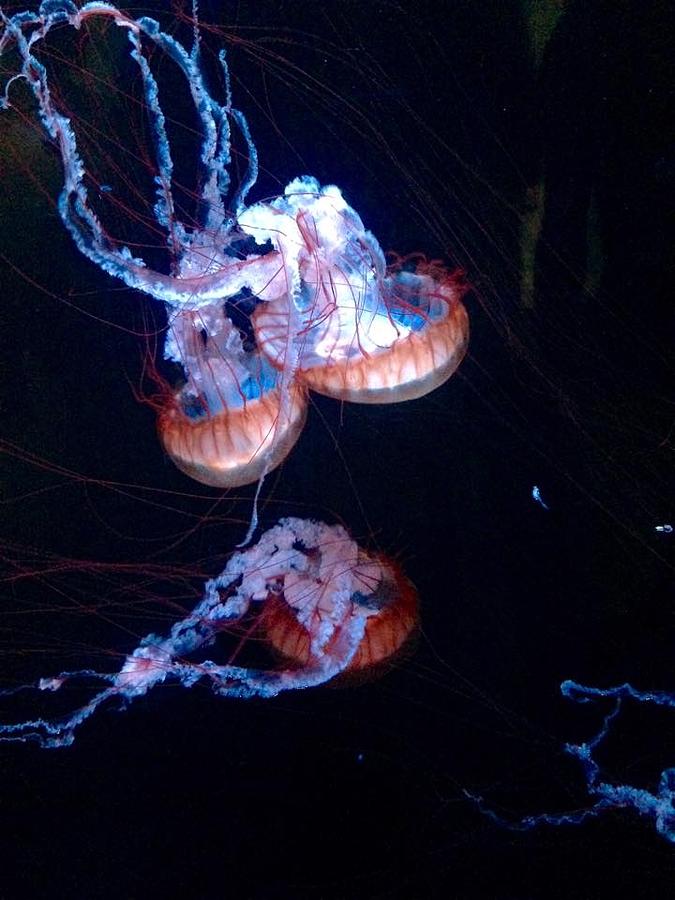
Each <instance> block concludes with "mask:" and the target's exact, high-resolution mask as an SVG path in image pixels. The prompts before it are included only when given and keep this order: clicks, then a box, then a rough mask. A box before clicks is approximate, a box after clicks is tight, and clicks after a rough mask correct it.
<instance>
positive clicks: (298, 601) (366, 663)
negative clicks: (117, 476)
mask: <svg viewBox="0 0 675 900" xmlns="http://www.w3.org/2000/svg"><path fill="white" fill-rule="evenodd" d="M417 610H418V602H417V592H416V591H415V588H414V587H413V585H412V584H411V583H410V582H409V581H408V580H407V578H406V577H405V575H404V574H403V572H402V571H401V569H400V568H399V566H398V565H397V564H396V563H395V562H394V561H393V560H390V559H388V558H387V557H386V556H384V555H382V554H379V553H371V552H368V551H366V550H364V549H362V548H361V547H359V546H358V544H357V543H356V542H355V541H354V540H353V539H352V538H351V537H350V535H349V534H348V533H347V531H346V530H345V529H344V528H343V527H342V526H341V525H326V524H324V523H323V522H317V521H313V520H310V519H298V518H285V519H281V520H280V521H279V523H278V524H277V525H275V526H274V527H273V528H271V529H269V530H268V531H266V532H264V533H263V534H262V536H261V537H260V539H259V541H258V542H257V544H255V545H253V546H251V547H249V548H248V549H246V550H242V551H239V552H235V553H234V554H233V555H232V556H231V557H230V559H229V561H228V563H227V565H226V567H225V569H224V570H223V572H221V574H220V575H218V576H217V577H216V578H214V579H212V580H210V581H207V582H206V585H205V587H204V595H203V598H202V600H201V602H200V603H198V604H197V606H195V608H194V609H193V610H192V612H191V613H190V614H189V615H187V616H186V617H185V618H184V619H182V620H181V621H179V622H176V623H175V624H174V625H173V627H172V628H171V630H170V632H169V634H168V635H166V636H160V635H157V634H148V635H147V636H146V637H144V638H143V639H142V640H141V641H140V643H139V645H138V647H136V649H135V650H133V651H132V652H131V653H130V654H129V655H128V656H127V657H126V659H125V661H124V663H123V665H122V667H121V668H120V670H119V672H117V673H114V674H106V673H100V672H94V671H91V670H80V671H73V672H62V673H60V674H59V675H56V676H52V677H48V678H42V679H41V680H40V681H39V682H38V684H37V688H38V689H39V690H43V691H58V690H59V689H60V688H62V687H63V685H64V684H66V683H68V682H70V681H72V680H73V679H75V678H86V679H89V680H91V679H94V680H98V681H103V682H106V683H107V684H108V687H105V688H104V689H103V690H101V691H100V692H99V693H97V694H96V695H95V696H94V697H93V698H92V699H91V700H90V701H89V702H88V703H86V704H85V705H84V706H82V707H81V708H79V709H77V710H76V711H75V712H73V713H71V714H70V715H68V716H66V717H65V718H63V719H60V720H57V721H49V720H47V719H32V720H28V721H25V722H22V723H19V724H4V725H0V740H2V741H30V740H34V741H37V742H39V743H40V744H41V745H42V746H43V747H64V746H68V745H69V744H72V742H73V740H74V735H75V731H76V729H77V728H78V727H79V726H80V725H81V724H82V723H83V722H84V721H85V720H86V719H88V718H89V717H90V716H91V715H92V714H93V713H94V712H95V711H96V709H97V708H98V707H99V706H101V705H102V704H103V703H105V702H107V701H113V702H114V701H117V702H118V703H119V702H122V703H128V702H131V701H133V700H134V699H135V698H137V697H141V696H143V695H145V694H147V693H148V691H149V690H151V688H153V687H155V686H157V685H160V684H163V683H165V682H168V681H175V682H178V683H179V684H181V685H183V686H184V687H186V688H190V687H193V686H194V685H196V684H197V683H201V682H208V683H210V685H211V687H212V688H213V690H214V691H215V693H217V694H219V695H220V696H223V697H238V698H245V697H263V698H270V697H275V696H277V695H278V694H280V693H281V692H283V691H287V690H299V689H302V688H308V687H314V686H316V685H321V684H324V683H325V682H328V681H331V680H334V679H337V678H338V677H341V676H347V675H349V674H357V675H360V676H363V675H364V674H366V673H376V672H378V671H379V670H381V669H382V668H383V667H384V666H386V665H387V664H391V663H392V661H393V660H394V659H396V658H397V656H398V655H399V654H400V653H402V652H403V649H404V647H405V646H406V645H407V644H408V643H409V642H410V640H411V638H412V637H413V636H414V633H415V630H416V626H417ZM249 619H252V621H253V625H252V626H251V627H249V628H248V629H247V630H248V631H252V630H257V632H258V633H259V635H260V636H261V638H262V640H263V642H264V643H266V644H267V646H268V647H269V649H270V651H271V652H272V653H273V654H274V656H275V657H276V658H277V659H278V660H279V662H278V665H277V667H273V666H270V668H269V669H260V668H252V667H246V666H239V665H235V664H234V662H233V661H232V660H230V661H229V662H227V663H226V664H220V663H217V662H214V661H213V660H209V659H206V660H194V659H192V658H191V657H193V656H194V655H195V654H198V653H199V652H200V651H202V652H203V651H204V650H205V649H207V648H209V647H211V646H212V645H213V644H214V643H215V641H216V639H217V637H218V634H219V633H221V632H223V631H224V630H226V629H227V628H231V627H232V626H234V625H236V624H240V623H242V622H244V621H247V620H249ZM15 692H16V689H14V690H10V691H4V692H3V693H4V694H5V695H6V694H9V693H15Z"/></svg>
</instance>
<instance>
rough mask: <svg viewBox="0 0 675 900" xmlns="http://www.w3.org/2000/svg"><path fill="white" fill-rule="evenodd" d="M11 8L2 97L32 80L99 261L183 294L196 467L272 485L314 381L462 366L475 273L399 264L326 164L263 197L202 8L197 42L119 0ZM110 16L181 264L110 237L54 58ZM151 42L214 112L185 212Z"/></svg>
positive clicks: (70, 195)
mask: <svg viewBox="0 0 675 900" xmlns="http://www.w3.org/2000/svg"><path fill="white" fill-rule="evenodd" d="M0 17H1V21H2V25H3V31H2V34H1V35H0V53H2V52H4V51H6V50H7V49H8V48H10V47H13V48H15V49H16V51H17V52H18V56H19V59H20V64H21V68H20V71H19V72H18V73H17V74H16V75H14V76H13V77H12V78H10V79H9V81H8V84H7V86H6V89H5V92H4V97H3V98H2V100H1V101H0V107H4V108H7V107H9V106H10V105H11V104H10V92H11V88H12V85H13V84H14V83H15V82H16V81H17V80H23V81H25V82H26V83H27V84H28V86H29V87H30V89H31V91H32V93H33V95H34V97H35V100H36V101H37V105H38V112H39V115H40V120H41V123H42V126H43V127H44V129H45V131H46V132H47V134H48V135H49V137H50V138H51V139H52V141H53V142H54V143H55V145H56V146H57V148H58V151H59V154H60V157H61V162H62V167H63V178H64V184H63V190H62V192H61V195H60V198H59V202H58V209H59V213H60V216H61V219H62V221H63V223H64V225H65V226H66V228H67V229H68V231H69V233H70V235H71V236H72V238H73V240H74V241H75V244H76V245H77V247H78V249H79V250H80V251H81V252H82V253H83V254H84V255H85V256H86V257H88V258H89V259H90V260H91V261H92V262H93V263H95V264H96V265H97V266H98V267H99V268H101V269H102V270H103V271H105V272H106V273H108V274H109V275H111V276H113V277H114V278H117V279H119V280H121V281H122V282H123V283H124V284H125V285H127V286H128V287H130V288H133V289H136V290H139V291H142V292H144V293H145V294H148V295H150V296H151V297H153V298H155V299H156V300H159V301H161V302H162V303H163V304H164V305H165V307H166V310H167V315H168V327H167V331H166V339H165V345H164V356H165V358H166V359H167V360H168V361H170V362H173V363H177V364H178V365H179V366H180V367H181V369H182V372H183V376H184V378H183V383H182V384H181V385H180V386H179V387H178V389H177V390H174V391H171V392H164V393H163V394H162V399H161V402H160V403H159V410H158V418H157V426H158V432H159V437H160V440H161V443H162V445H163V447H164V449H165V451H166V452H167V454H168V456H169V457H170V458H171V459H172V460H173V462H174V463H175V464H176V465H177V466H178V468H179V469H181V470H182V471H183V472H184V473H186V474H187V475H189V476H190V477H192V478H194V479H196V480H198V481H200V482H203V483H205V484H208V485H212V486H216V487H221V488H231V487H237V486H240V485H243V484H248V483H255V482H258V483H259V486H260V485H261V484H262V480H263V479H264V478H265V476H266V474H267V473H268V472H270V471H271V470H272V469H274V468H275V467H276V466H278V465H279V464H280V463H281V462H282V461H283V460H284V459H285V458H286V456H287V455H288V453H289V452H290V451H291V449H292V448H293V446H294V444H295V443H296V441H297V440H298V438H299V436H300V434H301V432H302V428H303V425H304V422H305V417H306V413H307V403H308V394H309V391H315V392H318V393H320V394H325V395H327V396H329V397H334V398H337V399H339V400H343V401H350V402H356V403H395V402H400V401H405V400H411V399H415V398H418V397H421V396H423V395H424V394H426V393H428V392H429V391H431V390H434V389H435V388H436V387H438V386H439V385H441V384H442V383H443V382H445V381H446V380H447V379H448V378H449V377H450V376H451V375H452V373H453V372H454V371H455V370H456V368H457V367H458V365H459V364H460V362H461V360H462V358H463V356H464V354H465V351H466V346H467V341H468V317H467V313H466V309H465V307H464V305H463V303H462V295H463V292H464V288H463V285H462V279H461V276H460V275H459V274H457V273H451V272H449V271H448V270H446V269H445V268H444V267H443V266H442V265H440V264H439V263H430V262H426V261H424V260H421V259H407V260H396V261H395V262H394V263H392V264H391V265H387V262H386V259H385V256H384V253H383V251H382V249H381V247H380V245H379V243H378V241H377V239H376V238H375V237H374V235H373V234H372V233H371V232H369V231H368V230H367V229H366V228H365V226H364V224H363V222H362V220H361V218H360V217H359V215H358V213H357V212H356V211H355V210H354V209H353V208H352V207H351V206H350V205H349V204H348V203H347V201H346V200H345V199H344V197H343V195H342V192H341V191H340V189H339V188H338V187H336V186H335V185H321V184H319V182H318V181H317V180H316V179H315V178H312V177H310V176H302V177H299V178H296V179H294V180H293V181H291V182H290V184H288V186H287V187H286V188H285V190H284V192H283V195H282V196H279V197H276V198H274V199H271V200H262V201H259V202H257V203H253V204H248V203H247V198H248V194H249V192H250V190H251V189H252V187H253V186H254V184H255V182H256V179H257V174H258V153H257V150H256V146H255V144H254V142H253V138H252V136H251V132H250V129H249V125H248V122H247V119H246V117H245V115H244V113H243V112H241V111H240V110H239V109H237V108H236V107H234V106H233V104H232V91H231V85H230V74H229V68H228V62H227V59H226V55H225V51H224V50H222V51H221V52H220V55H219V61H220V67H221V71H222V75H223V80H224V97H223V98H221V99H220V100H218V99H216V98H215V97H214V96H213V94H212V93H211V91H210V89H209V87H208V85H207V82H206V78H205V75H204V73H203V71H202V66H201V64H200V63H201V60H200V39H199V33H198V27H197V23H196V21H195V38H194V43H193V46H192V47H191V49H189V50H188V49H187V48H186V47H184V46H183V45H182V44H181V43H180V41H179V40H177V39H176V38H175V37H173V36H171V35H169V34H166V33H165V32H163V31H162V30H161V29H160V26H159V24H158V23H157V22H156V21H155V20H153V19H150V18H148V17H140V18H138V19H134V18H132V17H130V16H129V15H128V14H127V13H125V12H123V11H121V10H119V9H117V8H116V7H115V6H113V5H111V4H108V3H103V2H89V3H85V4H84V5H83V6H81V7H80V8H78V7H76V6H75V5H74V3H72V2H70V0H45V2H43V3H42V4H41V6H40V8H39V10H38V11H37V12H35V13H32V12H22V13H18V14H15V15H13V16H11V17H7V16H5V15H4V14H3V13H2V12H1V11H0ZM97 17H102V18H106V19H109V20H111V21H112V22H113V23H114V25H115V26H117V27H118V28H120V29H122V30H123V31H124V32H126V34H127V36H128V39H129V42H130V45H131V49H130V55H131V58H132V60H133V61H134V62H135V64H136V65H137V67H138V71H139V75H140V79H141V82H142V85H143V92H144V95H145V100H146V105H147V110H148V116H149V119H150V123H151V129H152V139H153V143H154V165H155V172H156V174H155V177H154V183H155V190H156V197H155V203H154V207H153V214H154V218H155V221H156V224H157V226H159V228H160V229H161V230H162V232H163V234H164V235H165V237H166V245H167V248H168V250H169V252H170V254H171V259H172V266H171V271H170V272H168V273H167V272H162V271H158V270H157V269H156V268H153V266H151V265H150V264H149V263H148V262H147V261H146V260H144V259H143V258H141V257H140V256H138V255H137V253H135V252H132V251H131V249H130V248H129V247H127V246H123V245H121V244H120V243H117V242H115V241H114V240H113V239H112V238H110V237H109V236H108V234H107V232H106V229H105V227H104V225H103V224H102V222H101V221H100V220H99V217H98V216H97V214H96V212H95V211H94V209H93V206H92V203H91V202H90V197H89V194H88V187H87V183H88V173H87V171H86V168H85V166H84V163H83V161H82V158H81V156H80V153H79V151H78V145H77V138H76V133H75V129H74V127H73V124H72V122H71V119H70V118H69V116H68V115H67V113H66V110H64V109H62V108H60V105H59V103H58V100H57V98H56V97H55V95H54V93H53V92H52V91H50V85H49V81H48V75H47V69H46V67H45V65H44V64H43V63H42V62H41V60H40V57H39V52H38V51H39V47H40V44H41V43H42V42H44V40H45V39H46V37H47V35H48V34H49V32H50V31H51V30H52V29H53V28H56V27H59V26H66V25H68V26H71V27H73V28H75V29H80V28H82V26H83V25H84V24H85V23H86V22H87V20H89V19H94V18H97ZM148 47H153V48H155V49H158V50H159V51H160V52H162V53H164V54H166V56H167V57H168V58H169V59H170V60H171V62H172V63H174V64H175V65H176V66H177V68H178V70H179V72H180V73H181V74H182V76H184V78H185V79H186V83H187V85H188V89H189V92H190V96H191V98H192V102H193V104H194V110H195V113H196V115H197V118H198V122H199V128H200V131H201V135H200V152H199V159H200V166H201V173H200V188H199V191H198V193H197V199H198V203H197V206H198V213H197V215H196V216H195V218H194V219H191V220H190V221H189V222H187V221H182V220H181V218H179V214H178V211H177V206H178V204H177V203H176V202H175V198H174V191H173V189H172V179H173V176H174V160H173V156H172V147H171V144H170V141H169V137H168V133H167V127H166V118H165V114H164V112H163V110H162V106H161V104H160V94H161V93H162V90H161V87H160V84H159V83H158V80H157V78H156V76H155V74H154V72H153V68H152V66H151V61H150V55H149V53H148ZM235 130H236V132H237V133H238V135H239V136H240V138H241V139H242V140H243V143H244V145H245V147H246V154H247V171H246V173H245V175H244V177H243V179H242V182H241V184H239V185H236V186H235V185H232V184H231V178H230V174H229V165H230V163H231V159H232V137H233V133H234V131H235ZM98 187H99V189H100V190H103V189H105V190H110V188H109V186H108V185H103V186H98ZM233 306H235V307H237V308H238V310H239V312H240V313H242V311H243V315H244V316H245V318H246V319H247V322H246V326H245V327H242V326H241V324H240V323H235V321H234V319H233V316H232V308H233Z"/></svg>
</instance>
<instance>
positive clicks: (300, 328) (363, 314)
mask: <svg viewBox="0 0 675 900" xmlns="http://www.w3.org/2000/svg"><path fill="white" fill-rule="evenodd" d="M313 186H314V184H313V182H312V181H311V180H304V181H303V180H299V181H297V182H295V183H292V184H290V185H289V186H288V188H287V189H286V195H285V197H284V201H283V204H281V203H278V204H277V205H276V206H275V205H274V204H271V205H269V206H268V207H267V208H266V209H265V210H264V212H262V211H261V210H260V209H259V208H256V207H253V208H251V209H249V210H248V211H247V213H248V216H249V219H248V220H246V221H245V222H244V225H245V226H248V228H249V229H251V225H252V223H253V222H257V223H259V224H258V227H259V228H262V227H263V226H264V228H265V229H266V230H265V232H264V233H265V234H267V235H268V236H271V235H276V242H277V245H278V246H279V248H280V251H281V253H282V255H283V256H284V258H285V259H287V260H290V259H292V260H293V266H294V269H293V270H292V271H291V274H290V277H289V278H288V281H289V284H292V283H293V282H295V285H296V287H295V290H293V291H289V292H288V293H286V294H284V295H281V296H276V297H274V298H268V297H263V300H264V301H266V302H262V303H260V304H259V305H258V307H257V309H256V310H255V313H254V315H253V329H254V333H255V338H256V342H257V344H258V346H259V348H260V350H261V352H262V353H264V354H265V356H267V358H268V359H269V360H270V361H271V363H272V365H273V366H275V367H276V368H278V369H284V368H287V367H288V365H289V359H290V360H291V363H292V366H293V368H294V370H295V373H296V377H297V378H299V379H300V380H302V381H303V382H304V383H305V384H306V385H307V386H308V387H309V388H311V389H312V390H314V391H317V392H318V393H320V394H325V395H327V396H329V397H335V398H336V399H339V400H348V401H352V402H354V403H398V402H400V401H402V400H412V399H415V398H418V397H422V396H424V394H427V393H429V392H430V391H432V390H434V389H435V388H437V387H438V386H439V385H441V384H442V383H443V382H444V381H446V380H447V379H448V378H449V377H450V376H451V375H452V373H453V372H454V371H455V369H456V368H457V367H458V366H459V364H460V362H461V361H462V359H463V357H464V354H465V352H466V347H467V344H468V337H469V321H468V316H467V313H466V309H465V307H464V305H463V303H462V295H463V293H464V288H463V285H462V281H461V278H460V277H459V276H458V275H457V274H453V273H450V272H448V271H447V270H446V269H444V268H443V267H442V266H440V265H438V264H429V263H426V262H421V261H417V260H415V261H413V260H408V261H406V264H405V265H404V266H402V265H396V266H392V267H389V268H387V267H386V265H385V261H384V256H383V254H382V251H381V249H380V246H379V244H378V243H377V240H376V239H375V238H374V237H373V235H372V234H371V233H370V232H368V231H366V230H365V228H364V226H363V223H362V222H361V220H360V218H359V217H358V215H357V214H356V213H355V212H354V210H352V209H351V208H350V207H349V206H348V205H347V203H346V202H345V200H344V198H343V197H342V194H341V193H340V191H339V190H338V189H337V188H335V187H331V186H329V187H325V188H318V186H316V187H317V190H316V192H314V193H311V192H310V191H309V190H308V188H311V187H313ZM296 192H297V193H296ZM275 215H276V220H275V218H274V216H275ZM280 234H281V235H283V239H281V238H280V237H279V236H278V235H280ZM270 239H272V238H270ZM408 268H410V269H414V271H408V270H407V269H408ZM289 348H290V349H289Z"/></svg>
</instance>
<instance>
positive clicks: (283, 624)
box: [261, 550, 418, 675]
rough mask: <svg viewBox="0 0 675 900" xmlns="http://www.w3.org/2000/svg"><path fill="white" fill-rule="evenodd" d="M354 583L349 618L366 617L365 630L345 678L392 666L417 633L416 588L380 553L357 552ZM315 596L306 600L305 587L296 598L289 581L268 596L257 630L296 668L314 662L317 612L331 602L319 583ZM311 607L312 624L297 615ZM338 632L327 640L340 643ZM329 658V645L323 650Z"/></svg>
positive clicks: (318, 625)
mask: <svg viewBox="0 0 675 900" xmlns="http://www.w3.org/2000/svg"><path fill="white" fill-rule="evenodd" d="M351 577H352V579H353V581H354V582H355V584H356V585H360V588H361V589H357V590H354V591H353V592H352V594H351V595H350V597H349V601H348V603H349V605H350V606H351V610H352V612H351V616H364V615H365V617H366V624H365V630H364V633H363V637H362V638H361V640H360V642H359V645H358V647H357V649H356V651H355V653H354V655H353V657H352V659H351V661H350V662H349V664H348V665H347V666H346V667H345V668H344V669H343V674H346V675H377V674H379V673H380V672H381V671H382V670H383V669H384V668H385V667H386V666H387V664H389V663H391V662H393V661H394V659H395V658H396V656H397V655H398V654H399V653H400V651H401V650H402V649H403V648H404V647H405V646H406V645H407V644H408V643H409V641H410V640H411V638H412V637H414V635H415V633H416V631H417V625H418V598H417V591H416V590H415V587H414V585H413V584H412V583H411V582H410V581H409V580H408V579H407V578H406V577H405V575H404V574H403V572H402V570H401V569H400V568H399V566H398V565H397V564H396V563H395V562H393V561H392V560H390V559H388V558H387V557H386V556H384V555H381V554H369V553H366V552H365V551H363V550H359V551H358V561H357V564H356V566H355V568H354V571H353V573H352V576H351ZM315 591H318V592H319V593H321V592H322V591H323V592H325V594H326V597H325V598H324V597H320V598H318V599H317V597H316V596H311V599H310V596H309V594H308V591H307V588H306V587H304V586H303V588H302V591H301V592H300V596H299V597H295V596H294V591H293V585H292V583H289V581H288V579H287V582H286V585H285V591H284V596H283V597H276V596H273V595H270V596H269V597H268V599H267V602H266V604H265V609H264V612H263V614H262V618H261V627H262V631H263V633H264V635H265V638H266V640H267V641H268V642H269V644H270V646H271V647H272V648H273V649H274V650H275V651H276V652H277V653H278V654H279V656H280V657H281V658H282V659H284V660H285V661H286V662H287V663H290V664H292V665H294V666H297V667H299V668H305V667H307V666H308V665H311V662H312V637H313V634H314V633H315V632H316V631H318V630H319V629H320V627H321V624H320V623H321V618H322V616H321V608H322V605H324V606H325V607H326V612H328V610H329V608H330V606H331V605H332V604H333V603H334V602H335V601H334V598H332V597H329V596H328V594H329V587H328V585H323V586H322V585H321V584H319V585H318V586H317V587H316V588H315ZM310 603H311V604H312V605H313V606H314V608H315V609H316V610H317V612H316V614H315V616H314V619H313V620H308V619H307V617H306V616H303V615H299V614H298V611H299V610H300V611H302V610H303V608H304V607H305V606H306V605H308V604H310ZM339 638H340V633H339V631H337V632H336V633H334V634H333V636H332V638H331V641H333V642H335V641H338V640H339ZM326 653H327V654H330V646H328V647H327V648H326Z"/></svg>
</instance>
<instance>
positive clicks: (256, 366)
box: [157, 307, 307, 488]
mask: <svg viewBox="0 0 675 900" xmlns="http://www.w3.org/2000/svg"><path fill="white" fill-rule="evenodd" d="M170 339H171V341H173V342H174V343H175V345H176V347H175V348H174V351H173V352H175V353H176V356H177V357H178V358H181V359H183V360H186V364H185V370H186V371H187V372H189V378H188V380H187V382H186V383H185V384H184V385H183V387H182V388H180V390H178V391H177V392H176V393H175V394H174V395H173V397H172V398H171V400H170V402H169V403H167V404H165V406H164V408H163V409H162V410H161V411H160V414H159V416H158V420H157V429H158V432H159V437H160V440H161V442H162V445H163V447H164V449H165V451H166V452H167V454H168V455H169V457H170V458H171V460H172V461H173V462H174V463H175V465H176V466H177V467H178V468H179V469H180V470H181V471H182V472H184V473H185V474H186V475H189V476H190V477H191V478H194V479H196V480H197V481H200V482H202V484H208V485H211V486H212V487H219V488H233V487H240V486H241V485H244V484H250V483H253V482H255V481H258V480H259V479H260V478H261V477H262V476H264V475H265V474H267V473H268V472H270V471H271V470H272V469H274V468H276V467H277V466H278V465H279V464H280V463H282V462H283V460H284V459H285V458H286V456H288V454H289V453H290V451H291V449H292V448H293V446H294V445H295V443H296V441H297V439H298V437H299V436H300V432H301V431H302V428H303V426H304V424H305V419H306V413H307V396H306V394H307V391H306V388H305V387H304V386H303V385H302V384H301V383H300V382H294V381H292V380H290V381H286V382H285V381H284V380H283V375H282V374H281V373H279V372H277V371H275V370H274V369H273V368H272V366H271V365H270V364H269V362H268V361H267V360H266V359H265V358H264V357H263V356H262V355H261V354H259V353H256V352H255V351H251V350H245V349H244V346H243V341H242V337H241V335H240V334H239V332H238V331H237V329H236V328H235V327H234V325H233V324H232V322H231V321H230V319H229V318H227V316H225V315H224V314H222V313H220V312H218V311H217V310H215V309H213V308H209V307H206V308H201V309H200V310H198V311H192V312H185V311H181V312H179V313H178V314H177V315H176V317H175V318H174V320H173V321H172V323H171V329H170Z"/></svg>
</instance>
